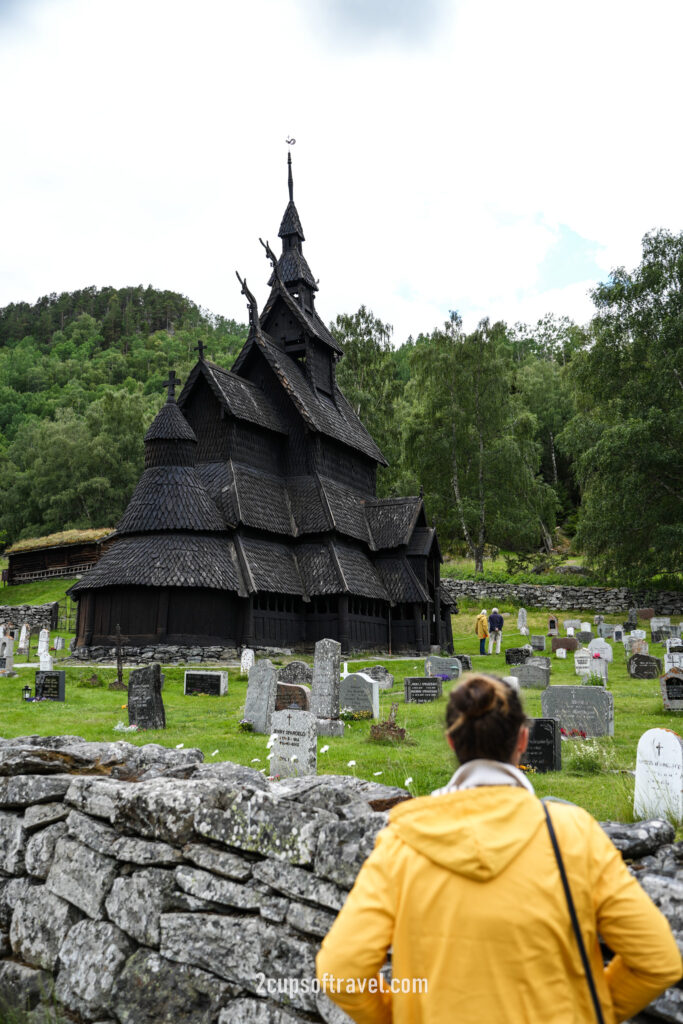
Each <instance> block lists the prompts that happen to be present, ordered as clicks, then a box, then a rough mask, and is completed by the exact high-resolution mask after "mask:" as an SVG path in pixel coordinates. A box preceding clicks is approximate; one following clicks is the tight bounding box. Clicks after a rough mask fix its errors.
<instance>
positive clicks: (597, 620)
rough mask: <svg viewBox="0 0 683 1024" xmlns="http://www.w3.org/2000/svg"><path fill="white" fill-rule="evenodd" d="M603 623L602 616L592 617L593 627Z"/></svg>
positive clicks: (603, 617) (603, 618)
mask: <svg viewBox="0 0 683 1024" xmlns="http://www.w3.org/2000/svg"><path fill="white" fill-rule="evenodd" d="M604 621H605V616H604V615H594V616H593V625H594V626H599V625H601V624H602V623H603V622H604Z"/></svg>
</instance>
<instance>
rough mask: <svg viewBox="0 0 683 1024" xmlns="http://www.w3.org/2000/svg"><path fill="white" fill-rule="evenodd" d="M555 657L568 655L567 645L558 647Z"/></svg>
mask: <svg viewBox="0 0 683 1024" xmlns="http://www.w3.org/2000/svg"><path fill="white" fill-rule="evenodd" d="M555 657H556V658H566V657H567V648H566V647H558V648H557V650H556V651H555Z"/></svg>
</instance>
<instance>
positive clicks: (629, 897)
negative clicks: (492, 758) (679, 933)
mask: <svg viewBox="0 0 683 1024" xmlns="http://www.w3.org/2000/svg"><path fill="white" fill-rule="evenodd" d="M549 811H550V815H551V817H552V819H553V824H554V826H555V831H556V833H557V838H558V842H559V845H560V849H561V851H562V855H563V859H564V863H565V867H566V870H567V874H568V876H569V882H570V886H571V889H572V894H573V897H574V903H575V906H576V911H577V915H578V918H579V921H580V924H581V930H582V933H583V939H584V943H585V945H586V950H587V951H588V953H589V956H590V958H591V966H592V969H593V975H594V978H595V983H596V986H597V989H598V993H599V996H600V1000H601V1002H602V1006H603V1013H604V1017H605V1024H614V1022H615V1021H622V1020H625V1019H626V1018H627V1017H630V1016H631V1015H632V1014H634V1013H636V1012H637V1011H638V1010H640V1009H641V1008H642V1007H644V1006H646V1005H647V1004H648V1003H650V1002H651V1001H652V1000H653V999H654V998H655V996H657V995H658V994H659V993H660V992H662V991H663V990H664V989H665V988H667V987H668V986H669V985H671V984H673V983H674V982H676V981H677V980H678V979H679V978H680V976H681V969H682V965H681V957H680V954H679V952H678V949H677V946H676V942H675V941H674V939H673V936H672V934H671V930H670V928H669V925H668V922H667V920H666V918H665V917H664V916H663V915H662V914H661V913H660V912H659V910H657V908H656V907H655V906H654V904H653V903H652V902H651V901H650V899H649V897H648V896H647V895H646V894H645V892H644V891H643V889H642V888H641V887H640V885H639V884H638V882H636V880H635V879H634V878H632V877H631V875H630V874H629V873H628V871H627V869H626V866H625V864H624V862H623V860H622V857H621V854H620V853H619V852H618V851H617V849H616V848H615V847H614V845H613V844H612V843H611V842H610V840H609V839H608V838H607V836H606V835H605V833H604V832H603V831H602V829H601V828H600V826H599V825H598V823H597V822H596V821H595V820H594V819H593V818H592V817H591V816H590V815H589V814H588V813H587V812H586V811H584V810H582V809H581V808H579V807H574V806H571V805H567V804H557V803H553V804H551V805H550V806H549ZM598 933H599V934H600V935H601V936H602V938H603V940H604V941H605V942H606V943H607V944H608V945H609V947H610V948H611V949H612V950H614V952H615V954H616V955H615V957H614V959H613V960H612V961H611V963H610V964H609V966H608V967H607V968H606V969H603V963H602V957H601V954H600V947H599V945H598V939H597V935H598ZM390 946H391V947H393V952H392V970H393V985H394V986H396V985H398V987H399V988H401V989H404V988H409V989H411V987H412V989H413V990H411V991H408V992H403V991H401V992H400V993H399V994H394V995H391V994H390V993H389V992H388V991H382V992H380V991H376V992H373V991H372V990H371V988H379V987H380V985H381V982H380V981H379V980H378V978H377V974H378V971H379V968H380V967H381V966H382V964H383V963H384V961H385V958H386V954H387V950H388V949H389V947H390ZM317 970H318V978H319V980H320V983H321V985H323V986H324V987H325V989H326V991H327V994H328V995H329V997H330V998H331V999H333V1000H334V1001H335V1002H336V1003H338V1004H339V1006H340V1007H341V1008H342V1009H343V1010H345V1011H346V1013H348V1014H349V1015H350V1016H351V1017H352V1018H353V1020H354V1021H357V1022H358V1024H390V1022H393V1024H595V1012H594V1009H593V1004H592V1002H591V998H590V992H589V989H588V985H587V982H586V979H585V976H584V973H583V969H582V966H581V959H580V955H579V952H578V948H577V945H576V938H575V936H574V932H573V930H572V926H571V921H570V917H569V912H568V909H567V903H566V900H565V896H564V891H563V889H562V883H561V881H560V876H559V873H558V868H557V862H556V860H555V856H554V854H553V850H552V846H551V843H550V837H549V835H548V829H547V826H546V823H545V817H544V813H543V807H542V806H541V803H540V801H539V800H538V799H537V798H536V797H535V796H534V795H533V794H532V793H529V792H528V791H527V790H524V789H521V788H517V787H512V786H486V787H479V788H474V789H464V790H459V791H455V792H448V793H444V794H442V795H440V796H433V797H432V796H429V797H421V798H419V799H417V800H410V801H407V802H405V803H402V804H400V805H399V806H397V807H395V808H393V810H392V811H391V813H390V816H389V825H388V827H387V828H386V829H384V830H383V831H382V832H380V833H379V835H378V836H377V841H376V844H375V848H374V850H373V852H372V854H371V855H370V857H369V858H368V859H367V861H366V862H365V864H364V865H363V867H362V869H361V871H360V873H359V875H358V878H357V879H356V883H355V885H354V887H353V889H352V891H351V893H350V894H349V896H348V899H347V900H346V903H345V904H344V906H343V908H342V910H341V911H340V913H339V916H338V917H337V919H336V921H335V923H334V925H333V926H332V928H331V930H330V932H329V933H328V935H327V937H326V938H325V940H324V941H323V944H322V948H321V950H320V952H319V954H318V958H317ZM330 977H332V978H333V979H334V980H333V981H332V983H331V984H330ZM370 979H372V986H371V984H370ZM349 982H350V983H351V984H350V985H349V984H348V983H349ZM386 984H387V983H386V982H384V987H385V988H386ZM420 988H421V989H422V991H420ZM340 989H341V991H340ZM351 989H353V991H351ZM361 989H363V991H361Z"/></svg>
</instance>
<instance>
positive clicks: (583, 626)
mask: <svg viewBox="0 0 683 1024" xmlns="http://www.w3.org/2000/svg"><path fill="white" fill-rule="evenodd" d="M580 628H581V632H582V633H590V632H592V630H591V624H590V622H582V623H581V627H580Z"/></svg>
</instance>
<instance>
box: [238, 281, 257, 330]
mask: <svg viewBox="0 0 683 1024" xmlns="http://www.w3.org/2000/svg"><path fill="white" fill-rule="evenodd" d="M235 274H236V276H237V280H238V281H239V283H240V284H241V285H242V295H244V297H245V299H246V300H247V305H248V308H249V324H250V326H251V327H258V323H259V320H258V306H257V305H256V299H255V298H254V296H253V295H252V293H251V292H250V291H249V289H248V288H247V279H246V277H245V278H241V277H240V275H239V274H238V273H237V271H235Z"/></svg>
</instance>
